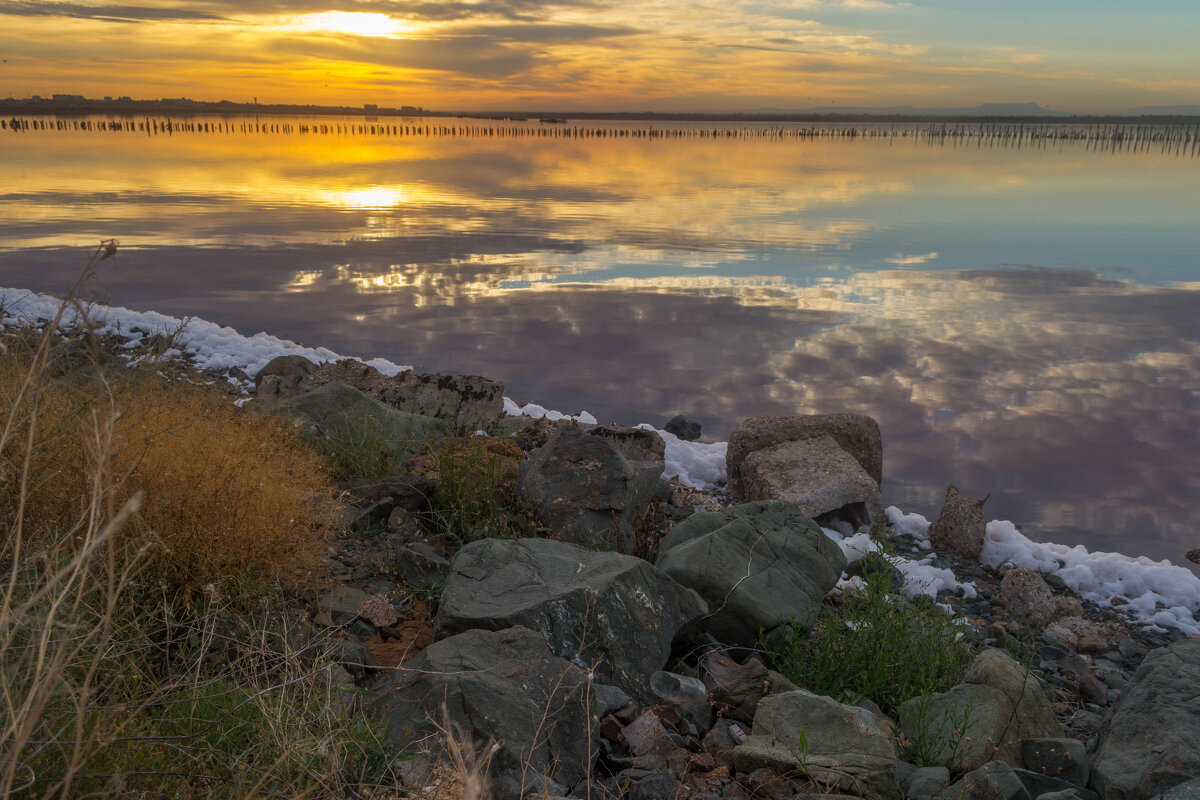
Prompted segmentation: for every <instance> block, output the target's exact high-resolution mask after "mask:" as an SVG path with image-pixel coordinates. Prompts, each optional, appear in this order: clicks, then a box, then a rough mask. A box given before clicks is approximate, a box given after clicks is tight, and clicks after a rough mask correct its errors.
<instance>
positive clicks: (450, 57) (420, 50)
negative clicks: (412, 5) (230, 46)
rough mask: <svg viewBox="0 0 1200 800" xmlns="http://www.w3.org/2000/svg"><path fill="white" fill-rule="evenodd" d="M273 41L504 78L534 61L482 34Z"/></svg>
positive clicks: (320, 52) (305, 51)
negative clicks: (480, 35)
mask: <svg viewBox="0 0 1200 800" xmlns="http://www.w3.org/2000/svg"><path fill="white" fill-rule="evenodd" d="M268 46H269V47H270V48H271V49H272V50H275V51H277V52H285V53H292V54H296V55H304V56H308V57H311V58H323V59H332V60H337V61H357V62H361V63H368V64H377V65H380V66H386V67H396V68H404V69H414V70H436V71H441V72H452V73H460V74H463V75H475V76H480V77H489V78H504V77H506V76H509V75H513V74H515V73H519V72H522V71H524V70H527V69H529V68H531V67H532V66H533V62H534V60H535V59H534V56H533V55H532V54H531V53H529V52H527V51H525V50H521V49H517V48H513V47H509V46H506V45H505V44H502V43H497V42H495V41H487V40H486V39H484V38H482V37H480V38H470V39H465V38H456V37H445V38H426V39H379V38H369V37H360V36H341V35H322V36H313V35H309V36H279V37H276V38H274V39H272V40H270V41H269V43H268Z"/></svg>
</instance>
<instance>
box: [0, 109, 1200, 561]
mask: <svg viewBox="0 0 1200 800" xmlns="http://www.w3.org/2000/svg"><path fill="white" fill-rule="evenodd" d="M3 136H4V137H5V138H4V147H3V148H0V169H3V171H4V174H5V175H6V176H11V177H10V178H9V179H8V180H6V184H5V187H4V189H3V194H0V211H2V212H3V221H2V222H0V282H3V283H4V284H5V285H13V286H23V287H26V288H30V289H36V290H48V291H53V290H58V289H61V288H62V287H63V286H64V285H66V283H68V282H69V279H70V278H71V277H73V276H74V274H75V273H76V272H77V271H78V270H79V269H80V267H81V266H82V264H83V263H84V261H85V260H86V255H85V253H86V252H88V251H89V250H90V249H91V248H93V247H94V246H95V241H96V240H98V239H100V238H109V237H115V238H117V239H119V240H121V242H122V250H121V253H120V255H119V257H118V259H117V262H116V264H115V265H114V266H113V267H112V268H111V269H108V270H106V272H105V273H104V274H103V275H102V276H101V278H100V281H99V283H98V285H97V286H96V289H97V291H98V292H100V293H101V294H104V295H106V296H108V297H109V298H110V299H111V301H112V302H113V303H115V304H119V305H125V306H130V307H134V308H142V309H147V308H152V309H155V310H159V311H163V312H165V313H172V314H177V315H187V314H194V315H197V316H201V317H205V318H208V319H212V320H214V321H218V322H221V323H224V324H230V325H233V326H235V327H237V328H239V329H240V330H242V331H243V332H244V333H253V332H255V331H258V330H268V331H270V332H272V333H275V334H278V335H281V336H287V337H290V338H295V339H297V340H299V341H303V342H305V343H307V344H321V345H326V346H329V347H331V348H333V349H334V350H338V351H340V352H346V353H354V354H358V355H364V356H376V355H381V356H385V357H388V358H391V359H393V360H396V361H401V362H405V363H415V364H418V365H420V366H419V368H422V369H426V370H450V371H459V372H472V373H482V374H487V375H490V376H493V377H496V378H500V379H503V380H505V381H506V383H507V384H508V394H509V395H510V396H512V397H513V398H514V399H518V400H535V401H537V402H539V403H542V404H544V405H548V406H552V407H557V408H561V409H562V410H565V411H577V410H579V409H580V408H586V409H587V410H589V411H592V412H593V413H594V414H596V415H597V416H598V417H600V418H601V419H604V420H615V421H619V422H623V423H630V424H632V423H636V422H642V421H649V422H653V423H656V424H661V423H662V422H663V421H664V420H665V419H666V418H667V417H668V416H670V415H672V414H674V413H677V412H681V413H685V414H688V415H689V416H693V417H695V418H697V419H699V420H700V421H701V422H703V423H704V425H705V430H706V434H708V435H709V436H713V437H721V438H723V437H724V436H725V435H727V434H728V432H729V431H730V429H731V428H732V427H733V426H734V425H735V424H736V423H737V422H738V421H739V420H740V419H742V418H744V417H747V416H751V415H754V414H789V413H803V412H809V411H824V412H836V411H854V412H860V413H866V414H870V415H872V416H874V417H876V418H877V419H878V420H879V422H880V425H881V427H882V430H883V433H884V439H885V459H884V461H885V485H884V493H885V499H886V500H887V501H888V502H889V503H895V504H897V505H900V506H901V507H903V508H905V509H906V510H913V511H919V512H921V513H925V514H927V515H929V516H932V515H934V514H935V513H936V511H937V508H938V505H939V503H940V501H941V497H942V494H943V492H944V490H945V485H946V484H947V483H949V482H954V483H956V484H958V485H959V486H960V488H962V489H963V490H964V491H966V492H967V493H968V494H972V495H975V496H980V497H981V496H983V495H985V494H988V493H989V492H990V493H991V494H992V499H991V500H990V501H989V503H988V506H987V512H988V516H989V518H1010V519H1013V520H1014V521H1016V522H1018V523H1020V524H1022V525H1023V527H1024V529H1025V531H1026V533H1027V534H1028V535H1030V536H1031V537H1033V538H1037V539H1050V540H1055V541H1061V542H1066V543H1083V544H1085V545H1087V546H1088V547H1089V548H1093V549H1094V548H1102V549H1115V550H1120V551H1122V552H1126V553H1130V554H1146V555H1150V556H1152V557H1155V558H1170V559H1172V560H1173V561H1175V562H1177V563H1181V562H1182V554H1183V552H1184V551H1186V550H1188V549H1190V548H1191V547H1194V546H1196V542H1195V540H1194V537H1195V530H1196V527H1197V522H1198V521H1200V499H1198V498H1200V424H1198V423H1200V403H1198V402H1197V401H1198V398H1200V363H1198V361H1200V355H1198V354H1200V348H1198V346H1197V345H1198V343H1200V292H1198V290H1200V283H1196V282H1195V280H1196V275H1197V267H1198V265H1200V258H1198V256H1200V243H1198V242H1197V237H1196V235H1195V233H1194V231H1193V221H1192V219H1191V213H1190V211H1189V209H1194V208H1195V205H1196V201H1197V200H1198V199H1200V197H1198V195H1200V188H1198V187H1200V163H1198V162H1197V161H1196V160H1193V159H1188V158H1180V157H1179V156H1178V155H1175V154H1171V153H1160V152H1154V153H1152V152H1136V153H1111V152H1096V151H1095V150H1093V149H1089V148H1087V147H1085V146H1083V145H1073V144H1070V143H1067V144H1062V145H1058V146H1053V147H1041V148H1024V149H1020V150H1016V149H1012V148H994V149H989V148H986V147H977V146H974V145H971V146H962V145H958V144H955V143H953V142H951V143H947V144H944V145H942V146H935V145H931V144H930V143H929V142H927V141H926V142H920V143H918V142H910V141H906V140H899V139H891V140H887V141H840V140H814V141H797V140H789V141H761V140H745V141H743V140H738V139H734V140H730V141H717V140H707V139H683V140H674V139H663V140H647V139H642V140H634V139H621V138H615V137H610V138H601V139H592V140H582V139H579V140H576V139H571V138H561V139H554V140H548V141H540V140H530V139H520V138H512V139H504V138H490V139H489V138H477V139H475V138H463V137H458V138H453V137H451V138H436V137H426V138H422V137H407V138H389V139H356V138H344V139H343V138H335V139H330V138H328V137H323V138H311V137H309V138H304V137H299V136H286V135H278V136H261V137H246V136H208V137H189V136H187V135H178V136H172V137H171V138H169V139H167V138H164V137H158V138H152V139H146V138H141V139H139V138H138V137H137V136H136V135H132V134H131V135H129V136H125V135H124V134H120V133H106V134H104V135H103V136H102V137H96V136H91V137H86V136H83V135H81V134H78V133H72V132H62V133H60V132H48V133H45V134H43V135H39V136H36V137H34V136H25V135H24V134H15V133H11V132H9V133H5V134H3Z"/></svg>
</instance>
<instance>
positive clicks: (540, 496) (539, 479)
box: [517, 425, 665, 552]
mask: <svg viewBox="0 0 1200 800" xmlns="http://www.w3.org/2000/svg"><path fill="white" fill-rule="evenodd" d="M664 449H665V445H664V443H663V440H662V438H661V437H660V436H659V435H658V434H657V433H655V432H654V431H647V430H642V429H639V428H622V427H619V426H616V425H597V426H595V427H591V428H582V427H578V426H574V425H568V426H563V427H560V428H558V429H557V430H556V431H555V432H554V434H553V435H552V436H551V437H550V440H549V441H547V442H546V444H545V445H543V446H542V447H540V448H538V449H537V450H536V451H534V453H533V454H532V455H531V456H530V457H529V458H527V459H526V460H525V461H523V462H522V463H521V474H520V477H519V478H518V479H517V495H518V496H519V497H520V498H521V499H522V500H524V501H525V502H526V503H528V504H529V505H530V506H531V507H532V508H533V510H534V511H535V512H536V513H537V515H538V517H539V518H540V519H541V520H542V522H543V523H544V524H545V525H546V526H547V527H549V528H550V529H551V530H553V531H555V532H556V533H558V534H559V535H560V536H561V537H562V538H563V539H564V540H565V541H569V542H574V543H576V544H582V545H585V546H588V547H591V548H593V549H602V550H616V549H618V548H619V549H621V550H623V551H624V552H633V548H634V544H635V542H634V536H635V534H634V522H635V520H636V519H637V518H638V517H639V516H640V515H642V514H644V513H645V511H646V509H647V508H648V506H649V503H650V500H651V498H652V497H653V496H654V490H655V489H656V488H657V487H658V479H659V476H660V475H662V471H663V453H664Z"/></svg>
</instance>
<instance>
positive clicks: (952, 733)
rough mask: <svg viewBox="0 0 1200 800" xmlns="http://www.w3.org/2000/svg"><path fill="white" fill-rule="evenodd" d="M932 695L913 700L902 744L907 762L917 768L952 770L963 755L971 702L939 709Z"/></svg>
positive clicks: (967, 741)
mask: <svg viewBox="0 0 1200 800" xmlns="http://www.w3.org/2000/svg"><path fill="white" fill-rule="evenodd" d="M935 700H936V697H935V696H934V695H931V694H926V695H921V696H920V697H917V698H915V699H914V700H913V701H912V703H911V704H910V705H909V706H908V717H909V723H908V728H909V736H908V738H907V739H906V741H905V742H904V743H903V744H904V758H905V760H906V761H908V762H910V763H913V764H916V765H917V766H920V767H946V768H947V769H949V770H952V771H953V770H954V769H955V768H956V765H957V764H958V763H959V762H960V761H961V760H962V756H963V755H964V754H965V753H966V750H967V747H968V745H969V744H970V741H969V740H968V738H967V733H968V732H969V731H970V728H971V723H972V721H973V719H974V715H973V712H974V710H975V706H974V703H972V702H970V701H968V702H967V703H966V705H964V706H962V707H961V708H958V709H955V708H953V707H951V706H949V705H943V706H942V707H940V708H939V707H938V706H937V705H936V703H935Z"/></svg>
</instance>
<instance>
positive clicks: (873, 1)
mask: <svg viewBox="0 0 1200 800" xmlns="http://www.w3.org/2000/svg"><path fill="white" fill-rule="evenodd" d="M910 5H911V3H900V2H888V1H887V0H841V6H842V7H843V8H849V9H853V10H855V11H895V10H897V9H900V8H906V7H908V6H910Z"/></svg>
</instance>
